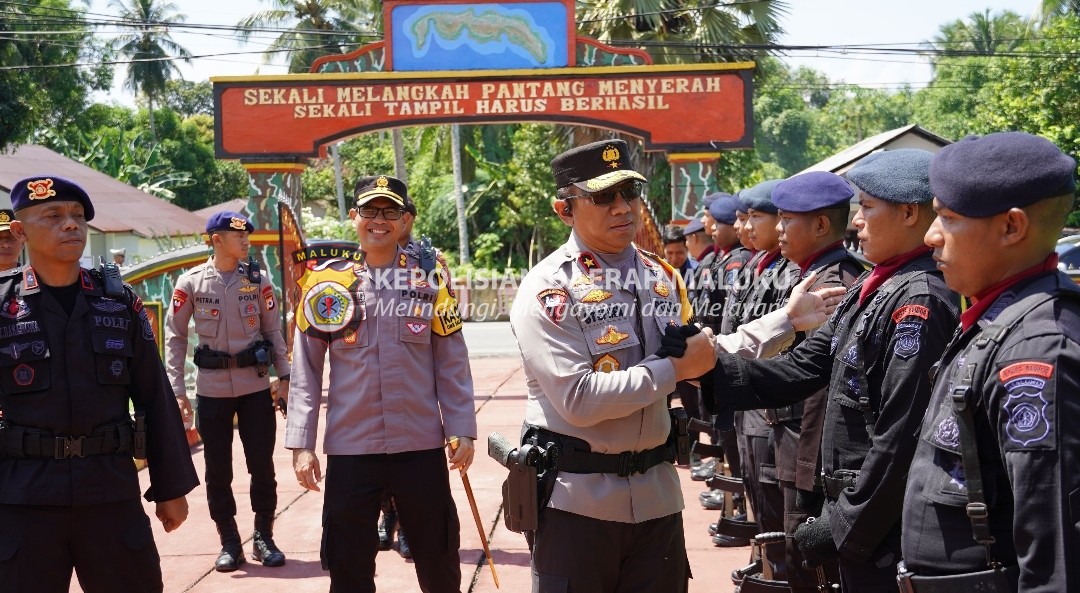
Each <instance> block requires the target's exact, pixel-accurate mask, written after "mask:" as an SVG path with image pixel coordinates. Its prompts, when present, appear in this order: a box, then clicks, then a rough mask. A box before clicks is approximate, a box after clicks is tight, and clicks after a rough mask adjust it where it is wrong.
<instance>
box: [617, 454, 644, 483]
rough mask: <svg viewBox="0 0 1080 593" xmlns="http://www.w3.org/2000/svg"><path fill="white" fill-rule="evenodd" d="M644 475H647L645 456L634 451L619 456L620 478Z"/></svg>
mask: <svg viewBox="0 0 1080 593" xmlns="http://www.w3.org/2000/svg"><path fill="white" fill-rule="evenodd" d="M643 473H645V456H644V455H643V454H641V453H635V452H633V451H625V452H623V453H620V454H619V477H620V478H625V477H627V476H632V475H634V474H643Z"/></svg>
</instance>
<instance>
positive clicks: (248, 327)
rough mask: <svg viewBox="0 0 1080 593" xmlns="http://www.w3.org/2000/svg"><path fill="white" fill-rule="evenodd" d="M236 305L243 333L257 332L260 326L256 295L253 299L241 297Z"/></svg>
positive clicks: (251, 333) (252, 333)
mask: <svg viewBox="0 0 1080 593" xmlns="http://www.w3.org/2000/svg"><path fill="white" fill-rule="evenodd" d="M237 307H238V308H239V310H240V323H241V324H242V325H243V328H244V333H246V334H247V335H249V336H250V335H254V334H257V333H259V330H260V329H261V327H262V326H261V325H260V324H259V301H258V295H256V296H255V298H254V299H248V300H245V299H243V298H241V299H240V302H239V303H237ZM196 323H198V322H196ZM199 333H202V332H199Z"/></svg>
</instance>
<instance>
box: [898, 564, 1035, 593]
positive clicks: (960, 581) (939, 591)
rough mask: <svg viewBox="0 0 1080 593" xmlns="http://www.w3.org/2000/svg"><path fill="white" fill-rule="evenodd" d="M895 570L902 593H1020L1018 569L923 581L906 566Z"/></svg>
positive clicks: (1011, 567)
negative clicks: (983, 592)
mask: <svg viewBox="0 0 1080 593" xmlns="http://www.w3.org/2000/svg"><path fill="white" fill-rule="evenodd" d="M896 570H897V575H896V582H897V584H898V585H899V587H900V593H956V591H985V592H987V593H1010V592H1011V591H1016V590H1017V588H1018V587H1019V581H1020V567H1019V566H1006V567H1003V568H991V569H988V570H980V571H979V572H969V573H965V574H953V575H947V576H936V577H921V576H919V575H917V574H914V573H912V572H910V571H909V570H908V569H907V567H906V566H905V565H904V563H903V562H901V563H900V564H899V565H897V567H896Z"/></svg>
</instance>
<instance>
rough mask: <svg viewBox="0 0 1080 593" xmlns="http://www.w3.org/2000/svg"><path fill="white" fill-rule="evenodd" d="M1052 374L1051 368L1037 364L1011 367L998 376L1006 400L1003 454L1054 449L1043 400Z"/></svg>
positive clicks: (1027, 363) (1041, 363) (1047, 414)
mask: <svg viewBox="0 0 1080 593" xmlns="http://www.w3.org/2000/svg"><path fill="white" fill-rule="evenodd" d="M1053 374H1054V366H1053V365H1051V364H1047V363H1044V362H1036V361H1027V362H1017V363H1014V364H1010V365H1009V366H1007V367H1005V368H1003V369H1001V371H1000V372H999V373H998V378H1000V379H1001V382H1002V385H1004V386H1005V390H1006V392H1007V393H1008V396H1009V397H1008V399H1006V400H1005V404H1004V406H1003V411H1004V415H1005V417H1006V418H1007V420H1006V423H1005V436H1006V437H1008V439H1009V440H1008V441H1007V442H1004V443H1003V448H1004V449H1005V450H1010V451H1015V450H1020V449H1031V448H1041V449H1053V448H1055V442H1054V437H1053V425H1052V423H1051V419H1050V416H1049V413H1048V412H1049V410H1050V409H1051V406H1050V402H1048V401H1047V399H1046V395H1047V386H1046V384H1047V380H1048V379H1049V378H1050V377H1051V376H1053ZM1050 395H1051V396H1052V395H1053V393H1052V392H1051V393H1050Z"/></svg>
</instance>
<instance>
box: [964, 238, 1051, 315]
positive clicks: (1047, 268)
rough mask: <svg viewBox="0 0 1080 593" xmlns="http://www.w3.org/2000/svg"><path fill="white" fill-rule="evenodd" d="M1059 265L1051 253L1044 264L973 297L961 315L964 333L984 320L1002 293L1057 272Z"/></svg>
mask: <svg viewBox="0 0 1080 593" xmlns="http://www.w3.org/2000/svg"><path fill="white" fill-rule="evenodd" d="M1057 264H1058V255H1057V254H1056V253H1051V254H1050V256H1049V257H1047V258H1046V260H1045V261H1043V263H1041V264H1038V265H1034V266H1031V267H1030V268H1028V269H1026V270H1024V271H1023V272H1020V273H1019V274H1015V275H1013V276H1009V277H1008V278H1006V279H1004V280H1002V281H1001V282H998V283H997V284H995V285H993V286H988V287H987V288H985V289H983V290H982V291H981V292H980V293H979V294H977V295H975V296H973V297H971V300H972V305H971V306H970V307H968V310H967V311H964V312H963V313H961V314H960V325H961V326H962V327H963V328H964V331H967V330H969V329H971V327H972V326H973V325H975V324H976V323H978V321H979V319H981V318H982V316H983V314H984V313H986V311H987V309H989V308H990V306H991V305H993V304H994V301H997V300H998V297H999V296H1001V293H1003V292H1005V291H1006V290H1008V289H1010V288H1012V287H1013V286H1015V285H1016V284H1018V283H1019V282H1020V281H1022V280H1026V279H1028V278H1031V277H1032V276H1038V275H1040V274H1046V273H1049V272H1054V271H1057Z"/></svg>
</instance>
